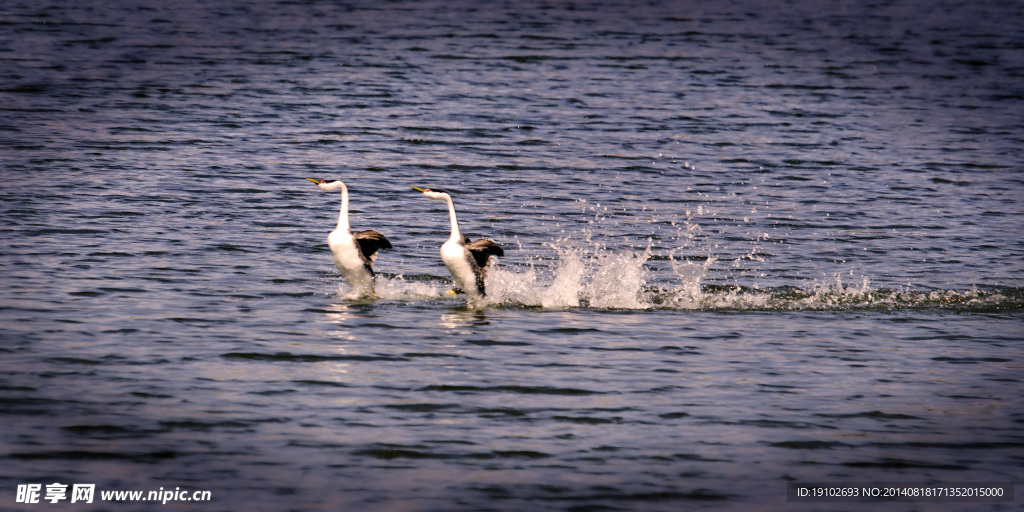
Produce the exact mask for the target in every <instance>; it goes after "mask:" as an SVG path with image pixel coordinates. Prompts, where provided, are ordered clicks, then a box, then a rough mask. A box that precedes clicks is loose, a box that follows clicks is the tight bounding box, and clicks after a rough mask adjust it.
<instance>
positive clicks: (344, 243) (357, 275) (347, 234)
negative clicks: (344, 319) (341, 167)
mask: <svg viewBox="0 0 1024 512" xmlns="http://www.w3.org/2000/svg"><path fill="white" fill-rule="evenodd" d="M306 179H307V180H309V181H312V182H313V183H316V184H317V186H318V187H320V190H324V191H327V192H330V191H332V190H338V189H341V213H340V214H339V215H338V227H336V228H334V231H331V234H329V235H327V245H328V246H330V248H331V254H332V255H333V256H334V265H335V266H336V267H338V270H340V271H341V274H342V275H343V276H345V279H346V280H347V281H348V282H349V284H351V285H352V287H354V288H355V289H356V291H357V292H358V293H360V294H361V295H364V296H367V297H374V296H375V295H374V293H373V262H374V260H376V259H377V251H378V250H380V249H390V248H391V242H389V241H388V239H387V238H384V235H382V234H380V233H379V232H377V231H374V230H372V229H368V230H366V231H352V228H350V227H349V225H348V187H346V186H345V184H344V183H342V182H340V181H331V182H327V181H324V180H316V179H313V178H306Z"/></svg>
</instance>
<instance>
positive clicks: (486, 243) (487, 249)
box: [466, 239, 505, 270]
mask: <svg viewBox="0 0 1024 512" xmlns="http://www.w3.org/2000/svg"><path fill="white" fill-rule="evenodd" d="M466 249H469V253H470V254H472V255H473V259H474V260H475V261H476V266H478V267H480V269H481V270H484V269H486V268H487V263H488V260H490V259H491V256H504V255H505V251H504V250H503V249H502V248H501V246H500V245H498V244H496V243H494V240H484V239H480V240H476V241H473V242H467V243H466Z"/></svg>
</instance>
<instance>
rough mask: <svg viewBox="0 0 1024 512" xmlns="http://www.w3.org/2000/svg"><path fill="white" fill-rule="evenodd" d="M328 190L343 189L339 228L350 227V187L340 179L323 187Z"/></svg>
mask: <svg viewBox="0 0 1024 512" xmlns="http://www.w3.org/2000/svg"><path fill="white" fill-rule="evenodd" d="M322 188H323V189H324V190H326V191H331V190H337V189H339V188H340V189H341V212H340V213H338V229H349V227H348V187H346V186H345V184H344V183H342V182H340V181H335V182H334V183H328V184H327V185H325V186H324V187H322Z"/></svg>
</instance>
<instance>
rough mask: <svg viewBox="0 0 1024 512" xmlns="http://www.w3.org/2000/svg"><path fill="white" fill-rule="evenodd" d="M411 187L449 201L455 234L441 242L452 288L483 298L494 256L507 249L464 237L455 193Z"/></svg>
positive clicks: (437, 198) (429, 196)
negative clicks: (457, 214)
mask: <svg viewBox="0 0 1024 512" xmlns="http://www.w3.org/2000/svg"><path fill="white" fill-rule="evenodd" d="M412 188H414V189H416V190H419V191H420V192H422V193H423V195H425V196H427V197H428V198H430V199H436V200H438V201H445V202H447V203H448V216H449V217H450V218H451V222H452V234H451V236H450V237H449V238H448V241H447V242H445V243H444V244H443V245H441V261H443V262H444V266H446V267H448V271H449V272H451V274H452V277H453V278H455V286H456V287H458V289H456V290H453V291H454V292H455V293H458V292H459V291H460V290H461V291H462V292H465V293H466V294H467V295H469V296H470V299H471V300H472V299H479V298H480V297H484V296H485V295H486V292H485V291H484V279H486V278H487V269H488V267H489V266H490V263H491V256H504V255H505V251H504V250H502V249H501V246H499V245H498V244H496V243H494V241H493V240H485V239H480V240H476V241H473V242H471V241H470V240H469V237H465V236H462V232H461V231H459V221H458V219H456V218H455V204H454V203H452V196H450V195H448V193H447V192H445V191H443V190H431V189H429V188H427V189H423V188H419V187H412ZM449 293H450V292H449Z"/></svg>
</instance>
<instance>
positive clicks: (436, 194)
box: [412, 187, 452, 201]
mask: <svg viewBox="0 0 1024 512" xmlns="http://www.w3.org/2000/svg"><path fill="white" fill-rule="evenodd" d="M412 188H414V189H416V190H419V191H420V192H423V195H425V196H427V197H429V198H430V199H437V200H438V201H444V200H446V199H451V198H452V196H450V195H448V192H445V191H444V190H438V189H430V188H419V187H412Z"/></svg>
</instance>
